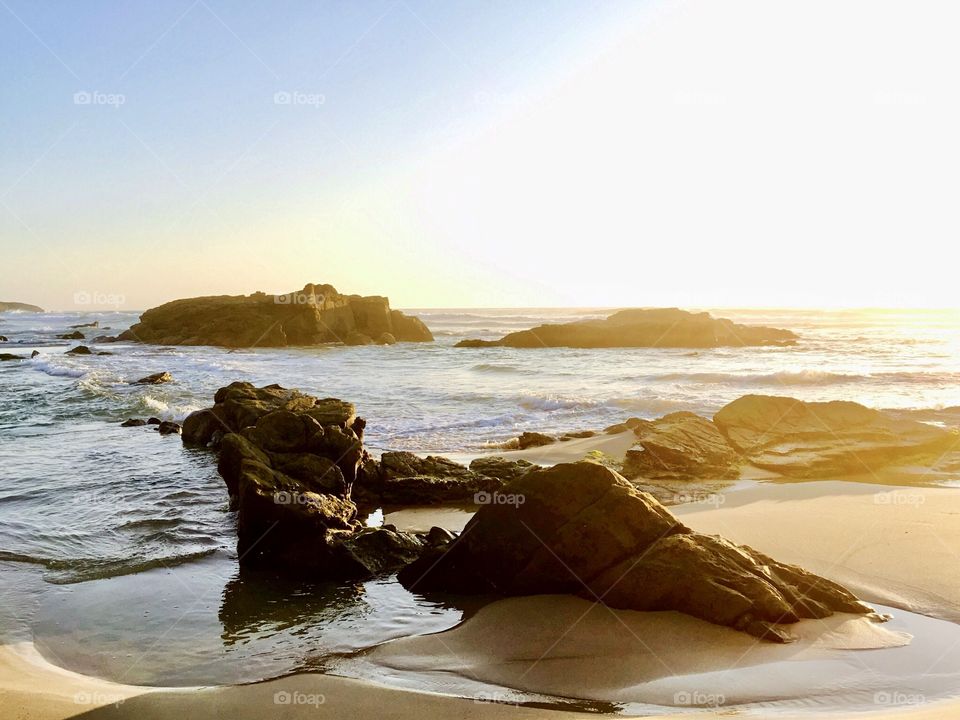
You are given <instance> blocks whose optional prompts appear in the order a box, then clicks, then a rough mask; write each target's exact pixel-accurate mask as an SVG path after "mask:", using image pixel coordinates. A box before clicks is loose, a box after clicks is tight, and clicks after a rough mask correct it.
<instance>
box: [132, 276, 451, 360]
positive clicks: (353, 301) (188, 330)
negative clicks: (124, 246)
mask: <svg viewBox="0 0 960 720" xmlns="http://www.w3.org/2000/svg"><path fill="white" fill-rule="evenodd" d="M352 333H358V334H362V335H365V336H367V337H368V338H373V337H381V336H383V335H384V334H389V335H392V336H393V337H394V338H396V339H397V340H401V341H412V342H425V341H431V340H433V335H432V334H431V333H430V331H429V330H428V329H427V327H426V326H425V325H424V324H423V323H422V322H420V320H418V319H417V318H413V317H408V316H406V315H404V314H403V313H402V312H400V311H399V310H391V309H390V302H389V300H387V298H385V297H379V296H370V297H361V296H359V295H341V294H340V293H338V292H337V290H336V288H334V287H333V286H331V285H313V284H309V285H306V286H305V287H304V288H303V290H301V291H299V292H292V293H288V294H286V295H267V294H265V293H254V294H252V295H237V296H227V295H220V296H213V297H199V298H187V299H183V300H174V301H173V302H169V303H166V304H165V305H161V306H159V307H155V308H152V309H150V310H147V311H146V312H145V313H143V315H141V316H140V322H139V323H137V324H135V325H133V326H132V327H131V328H130V329H129V330H127V331H125V332H123V333H121V334H120V335H119V336H118V339H120V340H124V341H130V342H146V343H155V344H160V345H219V346H222V347H254V346H257V347H286V346H297V345H300V346H307V345H318V344H322V343H334V342H344V341H345V340H346V339H347V338H349V337H350V336H351V334H352ZM370 342H373V341H372V340H371V341H370Z"/></svg>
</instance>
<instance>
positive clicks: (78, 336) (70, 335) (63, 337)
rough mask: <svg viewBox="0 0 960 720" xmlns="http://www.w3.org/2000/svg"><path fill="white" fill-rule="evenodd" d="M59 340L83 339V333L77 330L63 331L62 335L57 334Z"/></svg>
mask: <svg viewBox="0 0 960 720" xmlns="http://www.w3.org/2000/svg"><path fill="white" fill-rule="evenodd" d="M57 337H58V338H60V339H61V340H83V333H82V332H80V331H79V330H74V331H73V332H72V333H63V334H62V335H57Z"/></svg>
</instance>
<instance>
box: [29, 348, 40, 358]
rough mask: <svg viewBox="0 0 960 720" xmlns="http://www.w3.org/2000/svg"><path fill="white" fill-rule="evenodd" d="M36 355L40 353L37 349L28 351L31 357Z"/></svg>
mask: <svg viewBox="0 0 960 720" xmlns="http://www.w3.org/2000/svg"><path fill="white" fill-rule="evenodd" d="M38 355H40V351H39V350H34V351H33V352H32V353H30V357H31V359H32V358H35V357H37V356H38Z"/></svg>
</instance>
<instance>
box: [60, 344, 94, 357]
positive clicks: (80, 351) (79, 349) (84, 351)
mask: <svg viewBox="0 0 960 720" xmlns="http://www.w3.org/2000/svg"><path fill="white" fill-rule="evenodd" d="M64 355H93V350H91V349H90V348H88V347H87V346H86V345H77V346H76V347H75V348H71V349H69V350H67V351H66V352H65V353H64Z"/></svg>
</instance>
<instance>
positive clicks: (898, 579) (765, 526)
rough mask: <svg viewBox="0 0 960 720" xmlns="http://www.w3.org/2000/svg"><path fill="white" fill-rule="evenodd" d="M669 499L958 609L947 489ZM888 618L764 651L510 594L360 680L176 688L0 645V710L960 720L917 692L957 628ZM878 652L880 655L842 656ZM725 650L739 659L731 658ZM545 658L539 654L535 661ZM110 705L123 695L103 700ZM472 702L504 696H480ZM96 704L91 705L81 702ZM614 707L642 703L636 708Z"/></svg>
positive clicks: (689, 627)
mask: <svg viewBox="0 0 960 720" xmlns="http://www.w3.org/2000/svg"><path fill="white" fill-rule="evenodd" d="M610 437H614V438H616V436H610ZM588 440H593V438H589V439H588ZM573 442H581V441H573ZM570 444H573V443H570ZM674 509H675V511H676V512H677V513H678V514H679V515H680V516H681V517H682V519H683V520H684V522H686V523H688V524H689V525H690V526H691V527H693V528H695V529H697V530H701V531H705V532H718V533H721V534H723V535H725V536H727V537H729V538H731V539H733V540H736V541H738V542H745V543H747V544H750V545H753V546H754V547H756V548H758V549H760V550H762V551H764V552H768V553H770V554H771V555H774V556H775V557H777V558H778V559H781V560H785V561H788V562H796V563H798V564H801V565H804V566H805V567H808V568H809V569H811V570H813V571H815V572H818V573H821V574H823V575H825V576H827V577H830V578H832V579H835V580H839V581H841V582H843V583H845V584H846V585H848V586H849V587H851V588H852V589H853V590H854V591H856V592H857V593H858V594H860V595H861V596H863V597H864V598H866V599H868V600H870V601H873V602H878V603H882V604H885V605H891V606H894V607H899V608H910V609H913V610H915V611H918V612H921V613H923V614H924V615H930V616H932V617H935V618H944V619H948V620H954V621H956V620H958V619H960V573H958V572H957V560H958V556H957V555H958V552H960V550H958V548H960V490H953V489H932V488H890V487H889V486H870V485H865V484H860V483H839V482H817V483H801V484H772V483H767V484H763V485H759V486H756V487H753V488H750V489H747V490H740V491H737V492H732V493H728V494H726V495H724V496H723V502H722V504H720V505H719V507H716V506H715V504H714V505H710V504H703V505H698V504H691V505H688V506H684V507H678V508H674ZM585 610H586V611H587V612H584V611H585ZM894 614H895V616H896V619H895V620H894V621H893V622H892V623H891V624H889V625H886V626H877V625H870V624H866V623H864V621H863V620H862V619H853V618H849V617H836V618H832V619H830V620H829V621H828V622H826V623H825V624H820V623H817V622H816V621H812V622H807V623H802V624H801V625H800V626H797V630H798V632H799V634H800V635H801V638H800V640H799V641H798V642H797V643H795V644H793V645H789V646H774V645H769V644H757V643H754V642H753V639H752V638H749V637H747V636H744V635H741V634H739V633H735V632H733V631H730V630H727V629H724V628H718V627H714V626H711V625H708V624H706V623H702V622H700V621H697V620H694V619H692V618H689V617H685V616H682V615H677V614H673V613H657V614H645V613H613V612H611V611H610V610H608V609H606V608H604V607H602V606H593V605H592V604H591V603H587V602H585V601H583V600H578V599H575V598H556V597H553V598H545V597H540V598H518V599H513V600H508V601H503V602H502V603H496V604H494V605H491V606H488V607H487V608H485V609H484V610H482V611H481V612H480V613H478V614H477V615H476V616H474V617H473V618H471V619H470V620H468V621H467V622H465V623H463V624H462V625H460V626H459V627H457V628H455V629H453V630H450V631H447V632H446V633H440V634H437V635H432V636H424V637H420V638H405V639H403V640H399V641H394V642H393V643H389V644H386V645H384V646H381V647H380V648H378V649H377V650H375V651H373V652H372V653H370V654H369V655H368V656H367V657H366V658H364V659H363V660H362V661H359V662H360V663H361V664H364V663H365V668H366V672H367V673H369V676H370V677H371V678H376V680H377V682H376V683H373V682H365V681H361V680H349V679H344V678H339V677H332V676H324V675H315V674H304V675H297V676H293V677H289V678H283V679H280V680H275V681H271V682H266V683H258V684H255V685H248V686H237V687H229V688H206V689H187V690H185V689H176V690H156V689H147V688H136V687H130V686H122V685H115V684H113V683H107V682H104V681H101V680H96V679H93V678H87V677H83V676H79V675H76V674H74V673H69V672H65V671H62V670H58V669H56V668H53V667H52V666H50V665H49V664H47V663H45V662H44V661H43V660H42V659H40V658H38V657H37V656H36V654H35V653H34V652H33V651H32V649H31V646H30V645H18V646H7V647H4V648H2V649H0V717H3V718H8V717H11V718H38V719H40V718H65V717H73V716H76V715H80V714H82V713H85V712H88V711H92V712H89V713H88V716H89V717H138V718H151V717H152V718H171V719H172V718H176V720H180V718H184V717H191V718H193V717H212V716H213V717H230V718H235V719H238V720H244V719H245V718H260V717H272V716H285V717H322V716H324V713H326V715H325V716H327V717H357V718H368V717H369V718H417V719H418V720H422V719H423V718H430V717H440V718H498V717H503V718H525V717H531V718H532V717H544V718H558V719H559V718H565V717H574V714H572V713H567V712H564V711H557V710H543V709H537V708H529V707H514V706H512V705H509V704H499V703H490V702H476V701H474V700H470V699H461V698H456V697H447V696H442V695H437V694H431V693H424V692H410V691H406V690H403V689H398V688H397V687H392V688H390V687H384V685H385V684H387V683H389V684H390V685H394V686H403V685H404V684H405V683H406V684H409V685H411V686H418V687H420V688H422V687H432V688H434V689H436V690H437V691H442V692H452V693H456V692H457V691H458V688H462V689H464V690H465V691H466V693H467V694H470V693H474V694H475V693H477V688H478V687H479V688H490V687H494V688H495V687H497V686H498V685H499V684H501V683H502V684H505V685H508V686H510V687H523V688H525V689H526V690H528V691H535V692H561V691H568V692H572V693H575V694H577V695H579V696H581V697H582V696H584V695H591V696H593V697H596V698H610V699H613V700H618V701H620V702H638V699H639V701H643V702H651V703H657V704H663V703H666V704H676V699H677V698H680V700H681V704H682V701H683V700H684V699H685V698H687V697H689V698H690V700H691V702H696V701H697V700H700V701H703V702H705V703H706V704H709V702H710V701H711V697H710V694H711V692H715V691H716V688H718V687H722V688H723V690H724V693H723V694H724V701H725V705H724V706H723V707H720V708H718V709H717V710H716V711H712V710H707V711H705V715H706V716H711V715H714V714H716V715H717V716H729V714H730V713H731V711H733V710H734V709H733V708H731V707H730V704H731V703H735V702H738V701H747V700H755V699H757V698H761V699H765V700H773V699H776V698H798V697H799V698H804V700H803V701H801V702H796V703H795V704H793V705H788V706H786V707H778V708H777V709H776V716H777V717H779V718H787V717H793V716H806V717H810V716H811V715H810V714H809V713H811V712H813V713H814V715H820V716H825V714H824V712H823V711H824V710H827V709H832V710H833V711H834V712H836V704H837V702H838V701H839V702H841V703H843V702H848V703H849V711H850V712H848V713H844V712H840V713H839V715H835V716H837V717H849V714H850V713H852V712H854V711H855V710H856V711H859V710H864V709H869V710H870V712H869V713H868V715H869V716H871V717H896V718H900V717H903V718H908V717H909V718H916V719H917V720H921V719H922V720H927V719H928V718H929V719H932V718H954V717H956V718H960V703H958V702H957V701H954V700H950V701H946V702H936V703H922V704H918V703H916V702H915V701H918V700H925V699H930V698H936V697H940V696H942V695H943V694H945V693H949V692H951V691H956V692H958V693H960V658H958V651H957V648H960V634H958V633H960V628H958V626H957V625H954V624H953V623H952V622H947V620H934V619H930V618H925V617H922V616H915V615H911V614H910V613H907V612H903V611H900V612H897V611H894ZM578 617H580V618H581V619H580V620H579V622H576V623H575V622H574V621H575V620H577V618H578ZM628 630H629V631H628ZM903 632H906V633H909V634H911V635H914V638H913V640H912V642H910V644H908V645H903V642H904V641H905V640H906V638H905V637H904V635H903V634H902V633H903ZM564 633H566V634H564ZM438 643H445V644H446V645H448V646H449V648H446V649H444V648H443V645H442V644H440V645H438ZM644 644H646V646H647V649H645V648H644ZM890 645H893V646H894V647H889V646H890ZM551 646H552V647H551ZM878 646H887V647H884V648H883V649H875V650H865V649H859V650H858V649H853V648H857V647H859V648H864V647H878ZM438 647H439V648H441V650H438V649H437V648H438ZM545 651H547V652H546V653H545ZM738 652H739V653H740V655H741V656H742V657H741V658H739V659H738V658H736V657H733V656H735V655H736V654H737V653H738ZM544 653H545V659H544V660H542V661H540V662H536V660H537V658H538V657H539V656H540V655H543V654H544ZM938 655H939V657H938ZM731 658H733V660H731ZM534 663H535V665H534V667H532V668H530V669H528V668H529V667H530V666H531V665H533V664H534ZM731 665H732V666H733V667H734V668H735V669H734V670H733V671H730V668H731ZM520 667H523V669H519V668H520ZM360 669H361V670H362V669H363V668H360ZM518 669H519V672H518ZM347 670H349V668H347ZM360 674H364V673H360ZM431 683H432V684H431ZM718 683H719V684H718ZM491 684H492V685H491ZM916 687H920V688H923V689H924V690H925V692H924V693H921V695H920V696H918V697H912V696H911V694H910V692H908V691H909V690H911V689H913V688H916ZM78 693H87V695H80V696H79V697H80V700H81V701H84V700H86V699H92V700H94V701H97V702H94V703H91V704H81V703H78V702H77V701H76V700H75V698H76V697H77V696H78ZM97 693H99V695H98V694H97ZM275 693H288V695H286V696H280V698H281V700H282V699H283V698H284V697H286V698H288V699H290V700H291V701H292V702H291V703H290V704H289V705H282V704H275V702H274V697H275ZM293 693H301V694H302V695H299V696H298V695H293ZM484 693H486V694H484ZM678 693H679V695H678ZM683 693H686V695H683ZM320 696H323V699H324V701H325V702H324V703H323V704H319V702H318V701H319V699H320ZM118 697H119V698H124V701H123V702H122V703H120V704H119V705H113V704H110V703H111V702H113V701H115V700H116V699H117V698H118ZM480 697H487V698H489V697H495V698H497V697H507V696H503V695H500V694H498V693H497V691H493V692H490V693H487V691H485V690H483V691H481V695H480ZM838 698H839V700H838ZM878 698H880V700H878ZM884 698H890V700H889V702H885V701H884ZM311 700H312V701H314V703H316V704H311ZM98 703H100V704H102V705H103V707H102V708H101V709H98V710H94V708H96V707H97V704H98ZM701 704H703V703H701ZM841 707H843V705H842V704H841ZM630 709H631V710H636V711H641V710H642V709H643V708H642V706H640V705H636V704H634V705H631V706H630ZM663 710H664V709H663V708H660V711H663ZM281 711H282V712H281ZM735 712H741V711H740V710H736V711H735ZM742 712H743V714H745V715H746V716H748V717H767V716H769V715H770V714H771V713H772V712H773V711H772V710H771V709H770V708H769V707H765V706H759V707H758V706H754V707H753V708H751V709H749V710H744V711H742ZM698 716H699V717H703V716H704V715H698ZM576 717H579V718H582V717H583V715H582V714H576Z"/></svg>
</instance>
